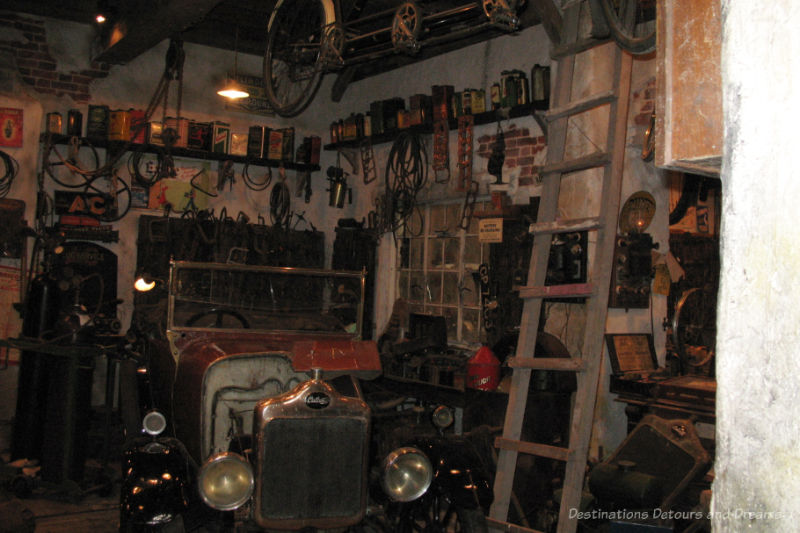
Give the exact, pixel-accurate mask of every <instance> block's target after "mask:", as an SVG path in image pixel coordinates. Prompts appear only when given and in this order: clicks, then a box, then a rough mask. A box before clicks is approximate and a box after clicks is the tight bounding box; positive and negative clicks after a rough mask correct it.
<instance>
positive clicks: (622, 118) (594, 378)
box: [488, 2, 632, 533]
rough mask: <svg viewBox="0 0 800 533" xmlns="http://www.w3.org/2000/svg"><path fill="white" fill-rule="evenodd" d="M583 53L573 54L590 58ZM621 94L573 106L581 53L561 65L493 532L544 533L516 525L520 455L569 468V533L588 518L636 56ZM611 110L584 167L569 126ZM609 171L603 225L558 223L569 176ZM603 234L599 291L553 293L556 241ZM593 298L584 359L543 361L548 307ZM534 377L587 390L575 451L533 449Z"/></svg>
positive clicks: (569, 29) (595, 283) (501, 444)
mask: <svg viewBox="0 0 800 533" xmlns="http://www.w3.org/2000/svg"><path fill="white" fill-rule="evenodd" d="M579 4H580V2H576V3H575V4H573V5H572V6H570V7H568V8H565V11H564V19H563V35H564V38H562V45H565V46H564V48H566V49H570V45H575V43H576V41H577V34H578V17H579ZM580 48H582V47H580V46H573V49H576V50H577V49H580ZM615 49H616V51H615V52H614V53H615V57H614V73H613V80H614V81H613V87H612V89H611V90H610V91H608V92H605V93H602V94H597V95H594V96H591V97H588V98H581V99H578V100H571V89H572V79H573V71H574V64H575V53H573V54H572V55H566V56H564V57H562V58H561V59H559V61H558V70H557V72H556V78H555V86H554V90H553V91H554V94H553V98H552V99H551V102H552V105H551V109H550V111H548V112H547V113H546V114H545V118H546V119H547V121H548V123H549V126H548V128H547V141H548V142H547V162H546V164H545V165H544V167H543V168H542V175H543V188H542V194H541V201H540V204H539V214H538V218H537V222H536V223H534V224H532V225H531V228H530V231H531V233H533V234H534V235H535V238H534V242H533V249H532V251H531V261H530V267H529V270H528V282H527V283H528V286H526V287H522V288H521V289H520V291H519V293H520V297H521V298H523V299H524V300H525V301H524V305H523V311H522V319H521V322H520V334H519V341H518V343H517V350H516V354H515V356H514V357H513V358H511V359H510V360H509V364H510V366H511V367H512V368H513V376H512V380H511V388H510V391H509V398H508V407H507V409H506V417H505V423H504V427H503V435H502V437H498V438H497V439H496V440H495V446H496V447H497V448H499V450H500V452H499V454H498V462H497V472H496V477H495V485H494V502H493V504H492V507H491V510H490V512H489V517H488V523H489V529H490V531H507V532H512V533H515V532H535V531H536V530H534V529H530V528H526V527H522V526H518V525H514V524H511V523H509V522H507V519H508V508H509V504H510V502H511V498H512V485H513V483H514V474H515V471H516V464H517V456H518V454H519V453H525V454H531V455H535V456H539V457H545V458H550V459H555V460H559V461H565V462H566V468H565V476H564V485H563V491H562V497H561V505H560V508H559V517H558V526H557V527H558V529H557V531H558V532H559V533H562V532H574V531H575V529H576V527H577V520H576V518H575V516H574V514H573V515H572V516H570V510H571V509H573V510H577V509H579V505H580V500H581V494H582V489H583V483H584V473H585V468H586V463H587V459H588V453H589V441H590V438H591V433H592V425H593V422H594V407H595V401H596V399H597V387H598V381H599V378H600V368H601V362H602V357H603V346H604V344H603V343H604V334H605V323H606V315H607V311H608V295H609V286H610V284H611V270H612V262H613V257H614V241H615V239H616V235H617V231H616V229H617V217H618V213H619V207H620V191H621V188H622V166H623V159H624V152H625V138H626V130H627V117H628V98H629V94H630V85H631V67H632V56H631V55H630V54H628V53H625V52H623V51H622V50H621V49H620V48H619V47H615ZM600 106H608V108H609V119H608V130H607V145H606V152H604V153H594V154H591V155H588V156H582V157H578V158H575V159H565V157H564V156H565V145H566V139H567V123H568V120H569V118H570V117H571V116H573V115H577V114H579V113H582V112H585V111H588V110H591V109H594V108H597V107H600ZM591 168H602V169H603V171H602V173H603V178H602V179H603V182H602V199H601V203H600V214H599V216H597V217H591V218H582V219H572V220H562V219H559V218H558V217H557V215H558V196H559V191H560V188H561V179H562V176H563V175H565V174H567V173H570V172H577V171H581V170H586V169H591ZM582 230H588V231H596V232H597V244H596V246H595V250H594V261H590V262H589V264H590V265H592V269H591V270H592V273H591V279H590V281H589V283H583V284H571V285H558V286H545V284H544V283H545V275H546V272H547V264H548V256H549V252H550V241H551V238H552V235H554V234H561V233H569V232H574V231H582ZM554 297H557V298H586V305H587V308H586V326H585V330H584V337H583V349H582V353H583V356H582V357H572V358H544V357H536V358H534V348H535V346H536V337H537V331H538V325H539V316H540V313H541V306H542V301H543V300H544V299H545V298H554ZM532 370H551V371H567V372H576V377H577V390H576V393H575V397H574V400H573V408H572V415H571V421H570V433H569V443H568V447H566V448H564V447H559V446H551V445H544V444H538V443H533V442H524V441H521V440H520V436H521V431H522V422H523V418H524V415H525V406H526V401H527V398H528V386H529V383H530V377H531V371H532Z"/></svg>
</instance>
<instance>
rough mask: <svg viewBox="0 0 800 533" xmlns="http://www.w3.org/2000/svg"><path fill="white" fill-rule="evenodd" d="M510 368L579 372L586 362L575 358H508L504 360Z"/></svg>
mask: <svg viewBox="0 0 800 533" xmlns="http://www.w3.org/2000/svg"><path fill="white" fill-rule="evenodd" d="M506 363H508V366H510V367H512V368H529V369H531V370H564V371H572V372H580V371H582V370H584V369H585V368H586V361H585V360H584V359H579V358H577V357H509V358H508V359H506Z"/></svg>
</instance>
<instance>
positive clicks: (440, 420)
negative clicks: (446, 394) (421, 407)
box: [431, 405, 455, 429]
mask: <svg viewBox="0 0 800 533" xmlns="http://www.w3.org/2000/svg"><path fill="white" fill-rule="evenodd" d="M454 421H455V416H454V415H453V410H452V409H450V408H449V407H447V406H446V405H440V406H439V407H437V408H436V409H434V411H433V413H431V422H433V425H434V426H436V427H437V428H439V429H446V428H449V427H450V426H452V425H453V422H454Z"/></svg>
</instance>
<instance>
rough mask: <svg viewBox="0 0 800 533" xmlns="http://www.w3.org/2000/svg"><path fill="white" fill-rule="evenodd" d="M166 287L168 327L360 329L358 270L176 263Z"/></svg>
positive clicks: (357, 333) (360, 280) (360, 276)
mask: <svg viewBox="0 0 800 533" xmlns="http://www.w3.org/2000/svg"><path fill="white" fill-rule="evenodd" d="M169 291H170V293H169V303H170V308H169V322H170V325H171V328H173V329H188V328H192V329H197V328H199V329H209V328H214V329H245V330H257V331H281V332H319V333H346V334H352V335H354V336H360V333H361V313H362V309H363V298H362V294H363V274H362V273H359V272H341V271H329V270H313V269H302V268H281V267H259V266H248V265H238V264H219V263H186V262H176V263H173V264H172V270H171V274H170V289H169Z"/></svg>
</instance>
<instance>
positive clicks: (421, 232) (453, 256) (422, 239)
mask: <svg viewBox="0 0 800 533" xmlns="http://www.w3.org/2000/svg"><path fill="white" fill-rule="evenodd" d="M482 207H483V206H482V205H481V204H480V203H479V204H478V205H476V206H475V210H476V211H477V210H480V209H482ZM461 208H462V205H461V203H454V204H435V205H423V206H420V208H419V211H418V213H415V214H414V215H413V216H412V217H411V218H410V219H409V220H408V221H407V222H406V226H405V228H404V230H403V232H402V234H401V242H400V244H401V246H400V248H399V253H400V257H399V261H398V264H399V266H400V268H399V269H398V280H397V282H398V295H399V297H400V298H403V299H404V300H406V301H407V302H408V310H409V312H411V313H425V314H431V315H440V316H444V317H445V319H446V323H447V340H448V342H449V343H455V344H472V343H478V342H480V341H481V297H480V284H479V282H478V279H477V272H478V267H479V266H480V265H481V264H482V263H486V262H488V260H489V245H488V244H481V243H480V242H479V241H478V219H477V218H476V217H473V218H472V220H471V223H470V225H469V228H468V229H466V230H463V229H461V228H460V227H459V224H460V223H461Z"/></svg>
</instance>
